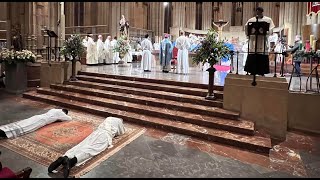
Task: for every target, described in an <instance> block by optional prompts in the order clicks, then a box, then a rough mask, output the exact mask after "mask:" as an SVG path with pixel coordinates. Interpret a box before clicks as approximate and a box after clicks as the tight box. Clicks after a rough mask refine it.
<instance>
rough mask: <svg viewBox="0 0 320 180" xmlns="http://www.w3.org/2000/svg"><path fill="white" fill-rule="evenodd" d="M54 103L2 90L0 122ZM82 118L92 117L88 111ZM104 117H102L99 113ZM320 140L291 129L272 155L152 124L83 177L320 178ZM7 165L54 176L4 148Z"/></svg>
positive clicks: (27, 114) (1, 148)
mask: <svg viewBox="0 0 320 180" xmlns="http://www.w3.org/2000/svg"><path fill="white" fill-rule="evenodd" d="M48 107H54V106H52V105H46V104H43V103H38V102H34V101H30V100H27V99H24V98H21V97H20V96H11V95H10V96H9V95H7V94H6V93H4V92H3V91H1V90H0V124H7V123H9V122H13V121H16V120H20V119H24V118H27V117H30V116H32V115H35V114H40V113H43V112H44V111H45V110H44V108H48ZM83 116H90V115H89V114H84V113H83ZM101 118H104V117H101ZM319 140H320V138H319V137H312V136H307V135H302V134H299V133H293V132H289V133H288V136H287V140H286V141H285V142H282V143H279V144H277V145H275V146H274V148H273V149H272V150H271V152H270V156H269V157H267V156H264V155H260V154H256V153H252V152H248V151H244V150H240V149H236V148H233V147H228V146H223V145H220V144H215V143H212V142H206V141H203V140H198V139H195V138H191V137H188V136H182V135H178V134H173V133H168V132H164V131H159V130H156V129H152V128H148V130H147V132H146V133H145V134H144V135H142V136H140V137H139V138H138V139H136V140H135V141H133V142H132V143H130V144H129V145H127V146H126V147H124V148H123V149H122V150H120V151H119V152H118V153H116V154H115V155H113V156H112V157H110V158H109V159H107V160H106V161H104V162H102V163H101V164H100V165H99V166H97V167H96V168H94V169H93V170H92V171H90V172H89V173H87V174H86V175H84V176H82V177H93V178H94V177H99V178H101V177H106V178H107V177H149V178H151V177H208V178H210V177H320V170H319V169H320V141H319ZM0 150H1V152H2V155H1V156H0V160H1V162H2V164H3V165H4V166H8V167H10V168H12V169H13V170H20V169H22V168H24V167H26V166H30V167H32V169H33V172H32V174H31V177H37V178H42V177H44V178H45V177H56V176H57V175H51V174H48V173H47V167H44V166H43V165H40V164H38V163H36V162H34V161H31V160H29V159H27V158H25V157H23V156H21V155H19V154H17V153H14V152H11V151H10V150H8V149H6V148H3V147H1V146H0Z"/></svg>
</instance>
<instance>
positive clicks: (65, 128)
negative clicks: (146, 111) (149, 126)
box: [0, 111, 145, 177]
mask: <svg viewBox="0 0 320 180" xmlns="http://www.w3.org/2000/svg"><path fill="white" fill-rule="evenodd" d="M68 115H70V116H71V117H72V119H73V120H72V121H69V122H66V121H65V122H55V123H52V124H49V125H47V126H44V127H42V128H40V129H38V130H37V131H35V132H32V133H29V134H26V135H23V136H20V137H18V138H15V139H5V140H0V145H1V146H4V147H6V148H8V149H10V150H12V151H14V152H16V153H18V154H21V155H23V156H25V157H27V158H29V159H31V160H33V161H35V162H38V163H40V164H42V165H44V166H46V167H48V166H49V165H50V164H51V163H52V162H53V161H55V160H56V159H57V158H59V157H60V156H62V155H64V153H65V152H66V151H68V150H69V149H71V148H72V147H74V146H75V145H77V144H78V143H80V142H81V141H82V140H83V139H85V138H86V137H87V136H88V135H89V134H90V133H92V132H93V131H94V130H95V129H96V128H97V127H98V126H99V125H100V124H101V123H102V122H103V121H104V118H101V117H98V116H94V115H84V114H81V113H78V112H75V111H71V112H70V111H69V114H68ZM124 126H125V129H126V133H125V134H123V135H121V136H118V137H115V138H114V139H113V143H112V144H113V147H111V148H109V149H106V150H105V151H103V152H102V153H100V154H98V155H96V156H94V157H93V158H91V159H90V160H89V161H87V162H86V163H85V164H82V165H81V166H75V167H73V168H72V169H71V172H70V176H74V177H80V176H82V175H84V174H86V173H87V172H89V171H90V170H92V169H93V168H94V167H96V166H97V165H99V164H100V163H101V162H103V161H105V160H106V159H108V158H109V157H110V156H112V155H113V154H115V153H116V152H118V151H119V150H121V149H122V148H123V147H124V146H126V145H127V144H129V143H130V142H132V141H133V140H135V139H137V138H138V137H139V136H140V135H142V134H143V133H144V132H145V129H144V128H139V127H136V126H133V125H128V124H124ZM61 168H62V166H61ZM61 168H60V169H58V170H59V172H60V173H62V172H61Z"/></svg>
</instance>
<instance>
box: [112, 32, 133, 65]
mask: <svg viewBox="0 0 320 180" xmlns="http://www.w3.org/2000/svg"><path fill="white" fill-rule="evenodd" d="M129 50H130V46H129V43H128V40H127V36H121V37H120V38H119V39H118V41H117V44H116V45H115V47H114V48H113V52H119V55H120V58H121V59H122V58H123V57H124V56H125V55H126V54H127V53H128V52H129Z"/></svg>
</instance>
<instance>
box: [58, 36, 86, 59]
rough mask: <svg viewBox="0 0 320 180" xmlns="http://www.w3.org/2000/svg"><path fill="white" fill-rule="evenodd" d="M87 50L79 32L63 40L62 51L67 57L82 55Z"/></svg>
mask: <svg viewBox="0 0 320 180" xmlns="http://www.w3.org/2000/svg"><path fill="white" fill-rule="evenodd" d="M84 51H85V49H84V46H83V44H82V38H81V37H80V35H79V34H75V35H71V37H69V38H68V39H67V40H66V41H64V42H63V46H62V48H61V51H60V53H61V54H62V55H65V56H67V57H70V56H71V57H73V58H76V57H80V56H81V54H82V53H83V52H84Z"/></svg>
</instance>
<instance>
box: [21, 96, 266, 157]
mask: <svg viewBox="0 0 320 180" xmlns="http://www.w3.org/2000/svg"><path fill="white" fill-rule="evenodd" d="M23 97H25V98H29V99H32V100H37V101H42V102H47V103H51V104H55V105H59V106H62V107H65V108H71V109H77V110H80V111H83V112H88V113H91V114H95V115H99V116H104V117H107V116H115V117H119V118H123V120H124V121H128V122H133V123H137V124H142V125H147V126H152V127H156V128H162V129H165V130H168V131H172V132H175V133H180V134H184V135H188V136H193V137H197V138H203V139H206V140H211V141H214V142H218V143H222V144H226V145H231V146H236V147H239V148H243V149H246V150H251V151H255V152H259V153H264V154H269V151H270V149H271V139H270V138H265V137H261V136H247V135H243V134H238V133H230V132H228V131H224V130H219V129H214V128H207V127H204V126H199V125H194V124H191V123H185V122H179V121H172V120H168V119H165V118H158V117H152V116H148V115H141V114H137V113H133V112H127V111H121V110H115V109H111V108H107V107H101V106H97V105H92V104H87V103H84V102H80V101H76V100H69V99H65V98H62V97H56V96H50V95H44V94H38V93H37V92H34V91H33V92H27V93H24V94H23Z"/></svg>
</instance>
